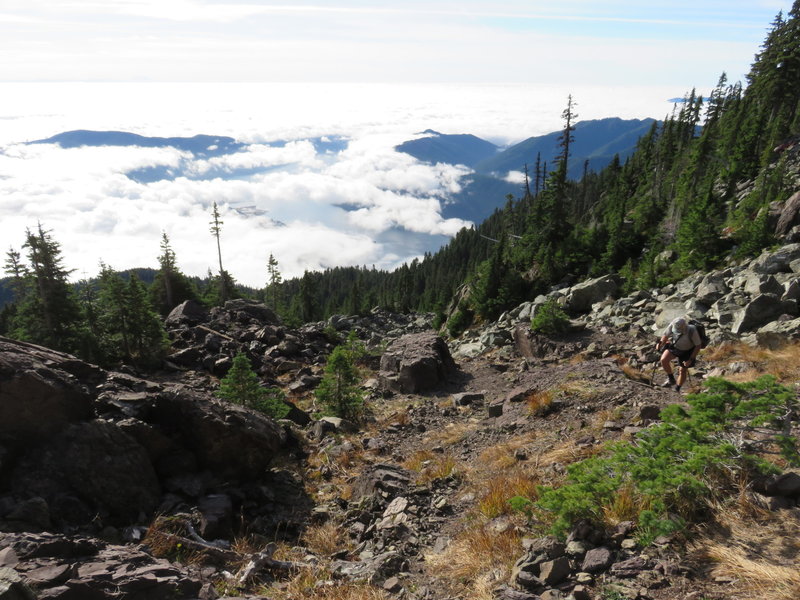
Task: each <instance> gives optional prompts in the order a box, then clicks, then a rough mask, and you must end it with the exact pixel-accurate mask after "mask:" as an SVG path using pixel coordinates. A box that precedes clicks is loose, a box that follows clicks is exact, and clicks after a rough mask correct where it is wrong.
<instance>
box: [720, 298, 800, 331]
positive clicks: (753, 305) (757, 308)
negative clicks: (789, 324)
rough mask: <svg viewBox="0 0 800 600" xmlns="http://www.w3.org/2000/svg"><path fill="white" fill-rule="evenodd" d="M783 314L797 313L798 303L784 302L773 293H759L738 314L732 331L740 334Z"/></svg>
mask: <svg viewBox="0 0 800 600" xmlns="http://www.w3.org/2000/svg"><path fill="white" fill-rule="evenodd" d="M782 314H793V315H795V314H797V304H796V303H791V302H782V301H781V300H780V299H779V298H778V297H777V296H773V295H771V294H761V295H758V296H756V297H755V298H753V300H752V301H751V302H750V303H748V304H747V306H745V307H744V308H743V309H742V310H741V311H739V313H738V314H736V316H735V317H734V320H733V323H732V325H731V332H732V333H734V334H736V335H738V334H740V333H744V332H746V331H753V330H754V329H758V328H759V327H761V326H762V325H764V324H766V323H769V322H770V321H772V320H774V319H776V318H777V317H779V316H780V315H782Z"/></svg>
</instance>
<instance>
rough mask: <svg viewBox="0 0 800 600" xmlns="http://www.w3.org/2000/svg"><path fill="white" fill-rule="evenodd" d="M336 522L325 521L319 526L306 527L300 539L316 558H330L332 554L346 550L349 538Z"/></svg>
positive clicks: (349, 541) (349, 543)
mask: <svg viewBox="0 0 800 600" xmlns="http://www.w3.org/2000/svg"><path fill="white" fill-rule="evenodd" d="M345 532H346V530H345V529H344V527H342V525H341V523H339V522H338V521H335V520H333V521H327V522H326V523H322V524H321V525H312V526H311V527H307V528H306V530H305V531H304V532H303V535H302V537H301V541H302V543H303V544H304V545H305V546H306V547H307V548H308V549H309V550H310V551H311V552H312V553H313V554H315V555H317V556H330V555H331V554H333V553H334V552H338V551H340V550H344V549H348V548H349V546H351V545H352V544H351V540H350V538H349V537H348V536H347V535H345Z"/></svg>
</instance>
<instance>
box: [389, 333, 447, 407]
mask: <svg viewBox="0 0 800 600" xmlns="http://www.w3.org/2000/svg"><path fill="white" fill-rule="evenodd" d="M455 369H456V364H455V362H454V361H453V358H452V356H450V350H449V349H448V347H447V344H446V343H445V341H444V340H443V339H442V338H441V337H439V336H438V335H436V334H435V333H412V334H408V335H404V336H402V337H401V338H398V339H397V340H395V341H394V342H392V343H391V344H390V346H389V347H388V348H387V350H386V352H385V353H384V354H383V356H381V364H380V374H379V378H380V381H381V385H382V386H383V387H384V388H387V389H392V390H397V391H400V392H403V393H408V394H415V393H419V392H425V391H430V390H433V389H435V388H437V387H438V386H440V385H441V384H442V383H444V382H445V381H446V380H447V378H448V376H449V375H450V374H451V373H452V372H453V371H455Z"/></svg>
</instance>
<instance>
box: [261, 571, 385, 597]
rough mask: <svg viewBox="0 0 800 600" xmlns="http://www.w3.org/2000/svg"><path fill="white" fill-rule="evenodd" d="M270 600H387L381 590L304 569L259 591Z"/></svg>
mask: <svg viewBox="0 0 800 600" xmlns="http://www.w3.org/2000/svg"><path fill="white" fill-rule="evenodd" d="M261 593H262V594H263V596H264V597H267V598H271V599H272V600H388V598H389V595H388V594H387V593H386V592H384V591H383V590H382V589H380V588H378V587H375V586H371V585H368V584H365V583H364V584H361V583H347V582H334V581H331V580H330V579H329V578H328V577H327V574H326V573H325V572H324V571H319V570H311V569H304V570H302V571H299V572H298V573H296V574H294V576H293V577H291V578H290V579H288V580H287V581H284V582H281V583H280V585H272V586H266V587H265V588H264V589H262V590H261Z"/></svg>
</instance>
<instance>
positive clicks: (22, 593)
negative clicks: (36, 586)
mask: <svg viewBox="0 0 800 600" xmlns="http://www.w3.org/2000/svg"><path fill="white" fill-rule="evenodd" d="M0 600H36V594H35V593H34V592H33V590H31V588H29V587H28V586H27V585H26V584H25V583H24V582H23V581H22V577H20V575H19V573H17V572H16V571H15V570H14V569H10V568H9V567H0Z"/></svg>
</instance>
